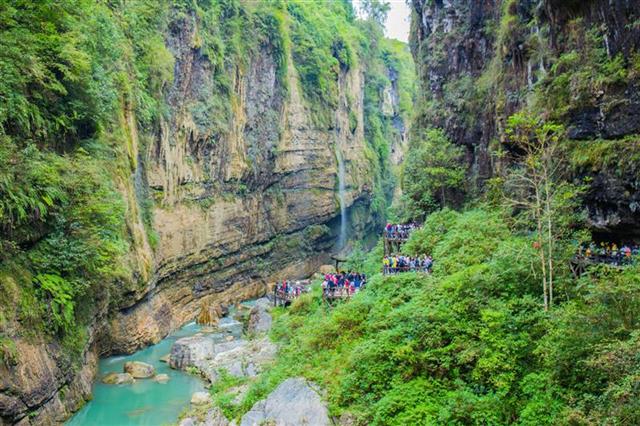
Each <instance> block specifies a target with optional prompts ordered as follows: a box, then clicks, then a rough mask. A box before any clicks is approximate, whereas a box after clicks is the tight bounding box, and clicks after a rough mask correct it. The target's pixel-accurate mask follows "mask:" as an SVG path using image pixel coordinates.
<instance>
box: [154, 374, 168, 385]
mask: <svg viewBox="0 0 640 426" xmlns="http://www.w3.org/2000/svg"><path fill="white" fill-rule="evenodd" d="M153 380H154V381H156V382H158V383H167V382H168V381H169V375H168V374H157V375H156V376H155V377H154V378H153Z"/></svg>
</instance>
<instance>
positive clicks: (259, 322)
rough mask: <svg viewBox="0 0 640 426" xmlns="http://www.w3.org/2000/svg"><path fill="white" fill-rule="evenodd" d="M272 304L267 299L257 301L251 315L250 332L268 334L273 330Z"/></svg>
mask: <svg viewBox="0 0 640 426" xmlns="http://www.w3.org/2000/svg"><path fill="white" fill-rule="evenodd" d="M270 307H271V302H269V299H267V298H266V297H263V298H261V299H258V300H256V304H255V305H254V307H253V308H251V313H250V314H249V331H250V332H253V333H266V332H268V331H269V330H270V329H271V323H272V322H273V321H272V319H271V314H270V313H269V308H270Z"/></svg>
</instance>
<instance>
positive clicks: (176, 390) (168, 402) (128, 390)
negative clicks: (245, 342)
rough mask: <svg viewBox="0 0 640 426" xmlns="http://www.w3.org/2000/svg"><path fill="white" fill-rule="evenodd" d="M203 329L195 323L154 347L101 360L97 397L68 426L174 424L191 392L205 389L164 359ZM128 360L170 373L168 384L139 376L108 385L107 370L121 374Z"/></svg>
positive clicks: (197, 381)
mask: <svg viewBox="0 0 640 426" xmlns="http://www.w3.org/2000/svg"><path fill="white" fill-rule="evenodd" d="M199 331H200V326H198V325H196V324H195V323H191V324H188V325H186V326H184V327H183V328H181V329H180V330H178V331H176V332H175V333H173V334H171V335H169V336H168V337H166V338H165V339H163V340H162V341H161V342H160V343H158V344H156V345H153V346H150V347H148V348H146V349H143V350H141V351H138V352H136V353H134V354H132V355H128V356H115V357H110V358H105V359H102V360H100V364H99V366H98V377H97V378H96V383H95V384H94V386H93V400H92V401H90V402H88V403H87V404H86V405H85V406H84V407H83V408H82V409H81V410H80V411H78V413H77V414H76V415H75V416H73V417H72V418H71V419H70V420H69V421H68V422H67V425H70V426H80V425H100V426H112V425H113V426H126V425H154V426H157V425H164V424H169V423H174V422H175V421H176V420H177V419H178V415H179V414H180V412H181V411H182V410H183V409H184V408H185V407H186V406H187V405H188V404H189V401H190V400H191V394H193V393H194V392H198V391H202V390H204V383H203V382H202V380H200V379H199V378H197V377H196V376H192V375H189V374H187V373H184V372H181V371H176V370H172V369H171V368H169V365H168V364H167V363H164V362H161V361H160V358H162V357H163V356H165V355H167V354H168V353H169V352H171V345H173V342H175V341H176V340H177V339H179V338H181V337H186V336H191V335H194V334H196V333H197V332H199ZM127 361H143V362H146V363H149V364H151V365H153V366H154V367H155V368H156V374H168V375H169V377H170V379H169V381H168V382H167V383H164V384H163V383H157V382H155V381H154V380H153V379H139V380H136V382H135V383H134V384H130V385H105V384H103V383H102V382H101V381H100V379H101V378H102V377H103V376H104V375H105V374H107V373H111V372H116V373H121V372H122V371H123V370H122V368H123V366H124V363H125V362H127Z"/></svg>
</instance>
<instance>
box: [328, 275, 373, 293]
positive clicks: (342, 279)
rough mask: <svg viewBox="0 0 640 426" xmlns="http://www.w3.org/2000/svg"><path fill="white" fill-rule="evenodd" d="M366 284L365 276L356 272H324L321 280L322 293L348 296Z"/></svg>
mask: <svg viewBox="0 0 640 426" xmlns="http://www.w3.org/2000/svg"><path fill="white" fill-rule="evenodd" d="M366 284H367V276H366V275H365V274H360V273H357V272H349V273H345V272H341V273H337V274H325V276H324V281H322V295H323V296H324V297H326V296H330V297H339V296H343V297H348V296H351V295H353V294H355V293H356V292H358V291H360V290H361V289H362V288H364V286H365V285H366Z"/></svg>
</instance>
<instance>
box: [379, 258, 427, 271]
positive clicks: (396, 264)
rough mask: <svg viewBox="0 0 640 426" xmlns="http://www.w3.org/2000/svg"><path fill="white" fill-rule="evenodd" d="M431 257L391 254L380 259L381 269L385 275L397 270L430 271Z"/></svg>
mask: <svg viewBox="0 0 640 426" xmlns="http://www.w3.org/2000/svg"><path fill="white" fill-rule="evenodd" d="M432 266H433V258H432V257H431V256H427V255H424V256H418V257H412V256H403V255H391V256H385V257H384V258H383V259H382V270H383V272H384V274H385V275H389V274H397V273H399V272H425V273H431V267H432Z"/></svg>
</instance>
